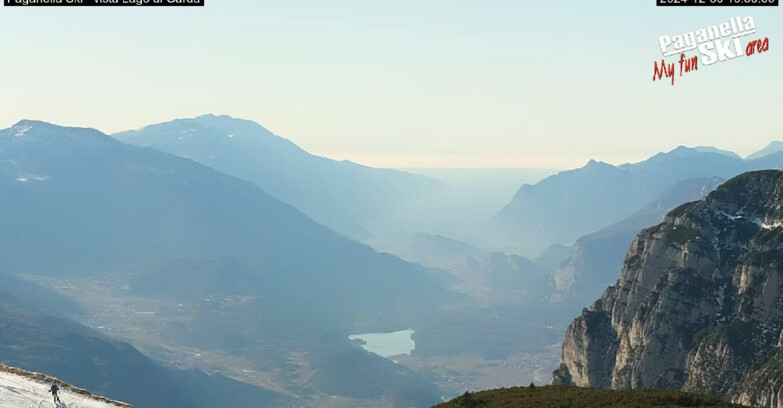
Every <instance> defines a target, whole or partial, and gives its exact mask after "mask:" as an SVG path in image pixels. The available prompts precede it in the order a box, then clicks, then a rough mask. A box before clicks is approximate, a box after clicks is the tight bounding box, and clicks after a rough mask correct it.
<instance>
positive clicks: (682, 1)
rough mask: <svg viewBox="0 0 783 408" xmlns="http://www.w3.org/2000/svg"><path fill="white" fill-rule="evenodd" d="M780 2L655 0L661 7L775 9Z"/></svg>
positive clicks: (772, 0)
mask: <svg viewBox="0 0 783 408" xmlns="http://www.w3.org/2000/svg"><path fill="white" fill-rule="evenodd" d="M778 4H780V0H655V5H657V6H661V7H775V6H777V5H778Z"/></svg>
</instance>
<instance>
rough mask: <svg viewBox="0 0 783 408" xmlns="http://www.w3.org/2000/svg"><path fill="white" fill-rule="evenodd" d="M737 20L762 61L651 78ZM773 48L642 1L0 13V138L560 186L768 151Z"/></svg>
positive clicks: (459, 0)
mask: <svg viewBox="0 0 783 408" xmlns="http://www.w3.org/2000/svg"><path fill="white" fill-rule="evenodd" d="M691 1H693V0H691ZM737 15H742V16H747V15H750V16H753V17H754V18H755V20H756V25H757V27H758V28H757V30H758V31H757V32H758V34H759V36H766V37H769V38H770V51H769V52H767V53H765V54H760V55H756V56H753V57H743V58H739V59H737V60H731V61H727V62H723V63H718V64H715V65H712V66H702V67H700V69H699V70H698V71H696V72H692V73H688V74H686V76H685V77H682V78H680V77H677V78H676V80H675V85H674V86H672V85H669V84H668V83H665V82H659V81H656V82H653V81H652V80H651V79H652V74H653V62H654V61H660V59H661V57H662V55H661V52H660V49H659V48H658V37H659V36H662V35H667V34H681V33H684V32H688V31H694V30H697V29H700V28H704V27H707V26H711V25H715V24H719V23H721V22H724V21H728V19H729V18H730V17H732V16H737ZM777 41H783V15H781V11H780V8H779V7H717V8H696V7H687V8H677V7H655V6H654V0H633V1H628V0H622V1H620V0H604V1H600V2H595V1H593V2H589V1H584V0H550V1H541V2H532V1H529V0H491V1H483V2H479V1H475V0H449V1H444V0H428V1H421V0H415V1H413V0H395V1H380V0H353V1H352V0H318V1H300V0H281V1H276V0H275V1H268V0H206V6H205V7H197V8H50V7H47V8H21V7H14V8H11V7H0V50H1V51H2V57H0V96H2V98H0V128H5V127H8V126H11V125H13V124H14V123H16V122H18V121H19V120H21V119H39V120H45V121H49V122H54V123H58V124H62V125H71V126H82V127H94V128H97V129H100V130H102V131H104V132H107V133H111V132H117V131H121V130H126V129H135V128H139V127H142V126H144V125H147V124H152V123H158V122H163V121H167V120H171V119H175V118H183V117H193V116H198V115H201V114H204V113H215V114H229V115H232V116H235V117H241V118H246V119H251V120H255V121H257V122H259V123H261V124H263V125H264V126H265V127H267V128H268V129H269V130H271V131H272V132H274V133H276V134H278V135H280V136H282V137H285V138H288V139H291V140H292V141H294V142H295V143H297V144H298V145H300V146H301V147H303V148H304V149H306V150H308V151H310V152H312V153H316V154H320V155H325V156H328V157H332V158H335V159H349V160H353V161H357V162H360V163H363V164H368V165H375V166H384V167H496V168H504V167H507V168H508V167H518V168H524V167H528V168H530V167H539V168H570V167H577V166H581V165H583V164H584V163H586V162H587V161H588V160H589V159H597V160H602V161H606V162H610V163H615V164H620V163H625V162H632V161H638V160H641V159H643V158H646V157H648V156H650V155H652V154H654V153H656V152H659V151H667V150H671V149H673V148H675V147H677V146H678V145H687V146H699V145H714V146H717V147H719V148H723V149H727V150H732V151H736V152H737V153H740V154H742V155H747V154H750V153H752V152H754V151H756V150H759V149H761V148H762V147H764V146H765V145H766V144H768V143H769V142H770V141H771V140H776V139H781V140H783V128H782V127H781V122H780V120H779V115H780V108H781V95H783V81H781V78H780V76H779V75H780V73H781V72H783V57H781V55H783V49H781V50H779V49H778V44H780V43H778V42H777ZM673 61H674V58H673V57H672V58H668V59H667V62H673Z"/></svg>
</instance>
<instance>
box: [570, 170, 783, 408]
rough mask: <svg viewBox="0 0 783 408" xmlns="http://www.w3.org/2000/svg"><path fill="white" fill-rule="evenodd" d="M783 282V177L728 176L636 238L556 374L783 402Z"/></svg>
mask: <svg viewBox="0 0 783 408" xmlns="http://www.w3.org/2000/svg"><path fill="white" fill-rule="evenodd" d="M782 285H783V172H781V171H761V172H752V173H746V174H743V175H740V176H738V177H735V178H734V179H732V180H730V181H728V182H726V183H725V184H724V185H722V186H721V187H719V188H718V189H717V190H716V191H714V192H713V193H711V194H710V195H708V196H707V197H706V198H705V199H703V200H701V201H697V202H693V203H689V204H685V205H682V206H680V207H678V208H677V209H675V210H673V211H672V212H670V213H669V214H668V215H667V216H666V218H665V221H664V222H663V223H661V224H659V225H657V226H655V227H652V228H648V229H646V230H643V231H642V232H641V233H640V234H639V235H638V236H637V237H636V239H635V240H634V241H633V243H632V244H631V248H630V250H629V251H628V254H627V255H626V258H625V261H624V264H623V268H622V272H621V276H620V279H619V280H618V281H617V283H616V284H615V285H614V286H612V287H610V288H609V289H607V290H606V292H605V293H604V294H603V296H602V297H601V298H600V299H599V300H598V301H596V302H595V303H594V304H593V305H592V306H591V307H590V308H589V309H585V310H584V311H583V312H582V315H581V316H580V317H578V318H577V319H576V320H575V321H574V322H573V323H572V324H571V326H570V327H569V328H568V330H567V332H566V337H565V340H564V341H563V357H562V364H561V366H560V368H559V369H558V370H557V371H555V378H554V381H555V382H556V383H565V384H573V385H577V386H585V387H596V388H614V389H625V388H650V387H652V388H669V389H683V390H686V391H694V392H701V393H708V394H712V395H717V396H721V397H726V398H729V399H731V400H733V401H735V402H739V403H742V404H748V405H755V406H763V407H770V408H777V407H783V370H781V369H783V349H782V348H781V346H783V331H781V329H783V307H782V306H783V286H782Z"/></svg>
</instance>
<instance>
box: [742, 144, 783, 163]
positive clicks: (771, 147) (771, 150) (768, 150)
mask: <svg viewBox="0 0 783 408" xmlns="http://www.w3.org/2000/svg"><path fill="white" fill-rule="evenodd" d="M779 152H783V141H779V140H775V141H772V142H770V144H768V145H767V147H765V148H763V149H761V150H759V151H757V152H756V153H753V154H751V155H750V156H748V157H746V159H747V160H756V159H761V158H764V157H767V156H769V155H771V154H775V153H779Z"/></svg>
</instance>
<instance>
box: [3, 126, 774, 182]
mask: <svg viewBox="0 0 783 408" xmlns="http://www.w3.org/2000/svg"><path fill="white" fill-rule="evenodd" d="M206 115H214V116H229V117H232V118H234V119H240V120H251V121H253V122H255V123H258V124H259V125H261V126H263V127H264V128H266V129H267V130H268V131H270V132H271V133H273V134H274V135H276V136H278V137H281V138H284V139H286V140H289V141H291V142H293V143H294V144H296V145H297V146H299V147H301V148H302V149H304V150H305V151H307V152H308V153H310V154H314V155H317V156H321V157H325V158H328V159H331V160H336V161H350V162H353V163H356V164H360V165H365V166H369V167H377V168H388V169H396V170H402V171H414V170H540V171H553V172H557V171H564V170H571V169H577V168H581V167H584V166H585V165H586V164H587V163H589V162H590V161H591V160H594V161H598V162H603V163H607V164H611V165H613V166H621V165H624V164H632V163H638V162H641V161H644V160H647V159H649V158H650V157H652V156H654V155H656V154H658V153H666V152H670V151H672V150H674V149H676V148H678V147H681V146H683V147H687V148H692V149H694V148H700V147H713V148H716V149H719V150H723V151H727V152H731V153H736V154H737V155H739V156H740V157H741V158H742V159H746V158H747V157H748V156H750V155H752V154H754V153H756V152H758V151H760V150H762V149H764V148H766V147H768V146H769V145H770V144H772V143H774V142H778V141H783V137H781V138H780V139H770V140H769V141H768V142H766V143H765V144H764V145H763V146H758V147H757V148H755V149H745V150H744V151H734V150H731V149H725V148H723V147H721V146H715V145H698V146H688V145H684V144H677V145H674V146H671V147H670V148H666V149H663V150H658V151H651V152H649V153H638V154H636V155H633V156H613V157H592V156H590V157H588V156H584V158H580V159H577V160H570V161H569V160H558V158H556V157H548V158H544V159H543V160H542V159H541V158H535V157H534V158H531V157H530V156H524V155H522V156H514V155H500V154H494V155H484V156H483V157H482V156H478V157H477V155H459V156H458V155H426V154H421V155H385V154H372V153H368V154H362V153H356V152H354V153H345V152H330V151H313V150H310V149H308V148H306V147H305V146H302V144H300V143H299V142H298V141H296V140H294V139H291V138H289V137H286V136H285V135H282V134H279V133H277V132H276V131H275V130H274V129H271V128H269V126H267V125H265V124H264V123H263V122H259V121H257V120H254V119H249V118H246V117H239V116H234V115H231V114H228V113H214V112H209V113H202V114H199V115H191V116H185V117H179V118H172V119H168V120H163V121H158V122H149V123H145V124H142V125H139V126H136V127H133V128H127V129H118V130H116V131H106V130H104V129H101V128H99V127H95V126H89V125H85V124H70V123H58V122H56V121H51V120H46V119H41V118H31V117H26V118H22V119H18V120H15V121H12V122H11V123H10V124H7V125H2V124H0V129H7V128H10V127H12V126H14V125H15V124H17V123H19V122H22V121H27V120H29V121H39V122H45V123H49V124H53V125H57V126H63V127H75V128H88V129H96V130H98V131H100V132H102V133H104V134H106V135H109V136H111V135H113V134H116V133H120V132H124V131H132V130H139V129H142V128H144V127H146V126H150V125H156V124H160V123H167V122H171V121H174V120H181V119H192V118H197V117H199V116H206ZM498 158H500V159H501V160H498ZM444 159H445V160H444ZM492 163H495V164H492ZM497 163H499V164H497ZM512 163H528V164H527V165H526V164H521V165H518V166H515V165H512ZM471 164H473V165H471ZM552 164H555V165H552Z"/></svg>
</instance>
